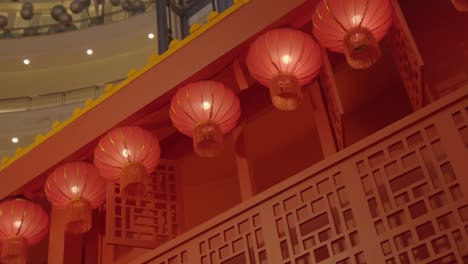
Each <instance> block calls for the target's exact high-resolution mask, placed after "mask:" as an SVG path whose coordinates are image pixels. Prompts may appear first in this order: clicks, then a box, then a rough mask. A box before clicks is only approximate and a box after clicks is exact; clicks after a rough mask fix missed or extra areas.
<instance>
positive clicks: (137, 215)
mask: <svg viewBox="0 0 468 264" xmlns="http://www.w3.org/2000/svg"><path fill="white" fill-rule="evenodd" d="M175 173H176V172H175V165H174V162H172V161H168V160H161V161H160V163H159V165H158V167H157V169H156V170H155V171H154V172H153V173H152V174H151V177H149V179H148V182H146V183H145V184H146V195H145V197H144V198H143V199H140V200H136V201H135V200H125V199H123V198H122V196H121V195H120V186H119V184H116V183H111V182H109V183H108V185H107V204H106V242H107V243H111V244H117V245H127V246H134V247H144V248H155V247H157V246H158V245H160V244H162V243H164V242H167V241H168V240H170V239H171V238H173V237H175V236H176V235H177V228H178V225H177V218H176V212H177V211H176V210H177V207H176V206H177V205H176V185H175V176H176V175H175Z"/></svg>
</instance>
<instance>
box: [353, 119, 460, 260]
mask: <svg viewBox="0 0 468 264" xmlns="http://www.w3.org/2000/svg"><path fill="white" fill-rule="evenodd" d="M442 142H443V141H442V140H441V138H440V136H439V132H438V129H437V127H436V126H435V125H432V124H431V125H428V126H427V127H425V128H424V129H420V130H417V131H415V132H414V133H411V134H408V135H407V136H405V137H403V138H402V139H401V140H398V141H396V142H394V143H393V144H391V145H389V146H388V147H387V148H385V149H381V150H380V151H378V152H376V153H374V154H372V155H370V156H369V157H368V158H366V159H364V160H361V161H359V162H357V163H356V167H357V169H358V171H359V173H360V175H361V176H360V178H361V183H362V186H363V190H364V193H365V196H366V199H367V205H368V208H369V211H370V214H371V217H372V222H373V225H374V226H373V228H374V229H375V232H376V233H377V237H378V241H375V242H376V243H379V244H380V249H381V251H382V254H383V255H384V256H385V261H386V263H388V264H393V263H434V264H435V263H468V196H467V193H466V192H464V191H463V190H462V187H461V186H460V184H459V178H460V177H465V176H466V175H464V174H456V173H455V171H454V169H453V167H452V164H451V162H450V160H449V159H448V156H447V153H446V151H445V146H444V144H443V143H442Z"/></svg>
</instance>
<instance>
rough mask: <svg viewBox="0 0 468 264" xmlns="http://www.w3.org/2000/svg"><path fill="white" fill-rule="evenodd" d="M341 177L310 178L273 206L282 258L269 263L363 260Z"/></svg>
mask: <svg viewBox="0 0 468 264" xmlns="http://www.w3.org/2000/svg"><path fill="white" fill-rule="evenodd" d="M343 177H346V175H344V174H342V173H340V172H338V173H336V174H334V175H331V177H326V178H322V177H317V178H315V179H312V180H310V182H308V184H307V185H306V187H305V188H304V189H300V190H299V191H297V192H296V193H295V194H294V195H292V196H289V197H286V198H285V199H282V200H281V201H280V202H279V203H277V204H275V205H274V206H273V210H274V215H275V219H274V220H275V223H276V229H277V236H278V242H279V243H280V247H281V255H282V260H283V261H282V262H280V261H279V260H277V261H275V262H271V263H284V264H291V263H321V262H324V263H340V264H344V263H366V260H365V257H364V254H363V252H362V249H360V248H359V247H357V246H358V245H359V233H358V231H357V230H356V222H355V219H354V216H353V211H352V209H351V208H350V203H349V201H348V195H349V194H348V191H347V189H346V187H345V186H344V185H343Z"/></svg>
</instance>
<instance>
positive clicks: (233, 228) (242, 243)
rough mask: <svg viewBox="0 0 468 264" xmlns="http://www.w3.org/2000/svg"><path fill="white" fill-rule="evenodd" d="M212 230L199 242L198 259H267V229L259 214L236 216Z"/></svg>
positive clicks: (229, 263) (230, 263)
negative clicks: (265, 230)
mask: <svg viewBox="0 0 468 264" xmlns="http://www.w3.org/2000/svg"><path fill="white" fill-rule="evenodd" d="M213 231H214V232H210V234H206V235H204V236H203V238H202V239H200V240H199V241H198V242H197V244H198V245H199V247H198V248H199V249H198V256H199V261H200V262H199V263H202V264H218V263H223V264H237V263H245V264H248V263H267V262H266V261H267V256H266V252H265V243H264V232H263V229H262V226H261V219H260V216H259V215H258V214H254V215H251V216H249V217H243V218H240V219H237V220H236V221H233V222H232V223H229V224H227V225H224V226H223V227H222V228H219V229H215V230H213Z"/></svg>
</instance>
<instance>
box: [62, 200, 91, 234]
mask: <svg viewBox="0 0 468 264" xmlns="http://www.w3.org/2000/svg"><path fill="white" fill-rule="evenodd" d="M92 213H93V211H92V208H91V203H90V202H89V201H88V200H86V199H84V198H78V199H75V200H72V201H70V202H69V203H68V205H67V214H66V222H67V228H66V231H67V232H68V233H71V234H82V233H86V232H88V231H89V230H90V229H91V224H92Z"/></svg>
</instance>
